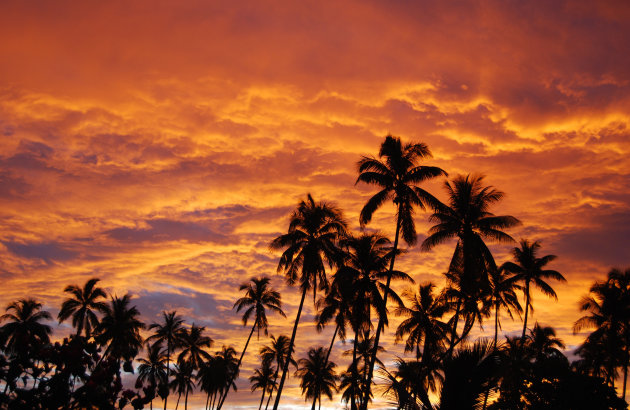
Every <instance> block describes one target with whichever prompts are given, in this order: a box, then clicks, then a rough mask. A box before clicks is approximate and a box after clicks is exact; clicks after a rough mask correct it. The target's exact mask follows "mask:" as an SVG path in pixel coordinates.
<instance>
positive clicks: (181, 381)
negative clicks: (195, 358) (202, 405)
mask: <svg viewBox="0 0 630 410" xmlns="http://www.w3.org/2000/svg"><path fill="white" fill-rule="evenodd" d="M193 371H194V369H193V366H192V364H191V363H190V362H187V361H182V362H180V363H178V364H176V365H175V366H174V368H173V380H171V382H170V383H169V386H170V388H171V390H173V391H174V392H177V403H176V404H175V410H177V408H178V407H179V400H180V399H181V397H182V394H185V395H186V399H185V402H184V408H185V409H188V392H189V391H190V390H192V389H194V387H195V383H194V382H193Z"/></svg>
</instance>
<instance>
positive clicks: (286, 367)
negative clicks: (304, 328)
mask: <svg viewBox="0 0 630 410" xmlns="http://www.w3.org/2000/svg"><path fill="white" fill-rule="evenodd" d="M306 290H307V289H306V287H305V288H304V290H303V291H302V299H301V300H300V306H299V307H298V312H297V316H296V317H295V324H294V325H293V333H292V334H291V342H289V352H288V353H287V358H286V361H285V362H284V369H282V378H281V379H280V386H278V392H277V393H276V401H275V402H274V404H273V410H278V406H279V405H280V397H281V396H282V388H283V387H284V381H285V380H286V378H287V373H288V372H289V363H290V362H291V354H292V353H293V343H294V342H295V334H296V333H297V328H298V323H300V315H301V314H302V306H304V298H306Z"/></svg>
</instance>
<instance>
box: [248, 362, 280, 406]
mask: <svg viewBox="0 0 630 410" xmlns="http://www.w3.org/2000/svg"><path fill="white" fill-rule="evenodd" d="M275 372H276V369H275V368H274V367H273V366H271V364H270V363H268V362H265V361H263V362H262V366H261V367H260V369H255V370H254V375H253V376H250V378H249V382H250V383H251V385H252V387H251V389H252V392H254V391H256V390H258V389H261V390H262V396H261V397H260V404H259V405H258V410H260V409H261V407H262V405H263V402H264V400H265V393H269V394H271V393H272V392H273V390H274V389H275V387H276V386H275V382H274V378H273V375H274V373H275Z"/></svg>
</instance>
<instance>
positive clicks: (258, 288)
mask: <svg viewBox="0 0 630 410" xmlns="http://www.w3.org/2000/svg"><path fill="white" fill-rule="evenodd" d="M270 281H271V279H269V278H268V277H266V276H265V277H261V278H251V280H250V283H244V284H242V285H241V287H240V288H239V290H244V291H245V296H244V297H242V298H240V299H238V300H237V301H236V303H234V307H235V308H236V311H237V312H240V311H241V310H242V309H245V312H243V325H244V326H247V321H248V320H249V318H250V317H251V316H252V315H253V316H254V324H253V326H252V330H251V331H250V332H249V336H248V337H247V341H246V342H245V347H244V348H243V352H242V353H241V357H240V358H239V359H238V364H237V365H236V367H237V368H240V367H241V362H242V361H243V356H245V352H246V351H247V346H248V345H249V341H250V339H251V338H252V335H253V334H254V330H256V329H258V335H259V336H260V330H261V329H262V330H263V331H264V332H265V335H267V325H268V322H267V314H266V309H269V310H271V311H272V312H276V313H278V314H280V315H281V316H282V317H286V315H285V314H284V312H283V311H282V303H281V302H280V293H278V292H276V291H275V290H273V289H271V288H269V282H270ZM231 382H232V380H230V381H229V382H228V384H231ZM228 392H229V389H228V390H226V391H225V394H224V395H223V397H222V398H221V400H220V401H219V406H218V407H217V408H218V409H220V408H221V407H222V406H223V402H224V401H225V399H226V397H227V395H228Z"/></svg>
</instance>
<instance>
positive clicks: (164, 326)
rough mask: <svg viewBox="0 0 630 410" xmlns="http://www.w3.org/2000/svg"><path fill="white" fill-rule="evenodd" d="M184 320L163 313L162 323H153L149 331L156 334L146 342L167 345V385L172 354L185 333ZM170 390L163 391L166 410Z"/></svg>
mask: <svg viewBox="0 0 630 410" xmlns="http://www.w3.org/2000/svg"><path fill="white" fill-rule="evenodd" d="M183 324H184V319H182V318H181V316H178V315H177V312H176V311H172V312H165V311H164V312H162V323H152V324H151V325H150V326H149V330H153V331H154V333H153V334H152V335H151V336H149V337H148V338H147V340H146V342H147V343H160V344H161V343H164V344H165V345H166V384H167V385H168V381H169V379H170V371H171V353H173V352H174V351H175V349H176V348H177V346H179V344H180V338H181V336H182V333H183V332H184V327H183V326H182V325H183ZM168 392H169V389H168V388H166V389H164V391H163V395H164V410H166V405H167V402H168Z"/></svg>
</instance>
